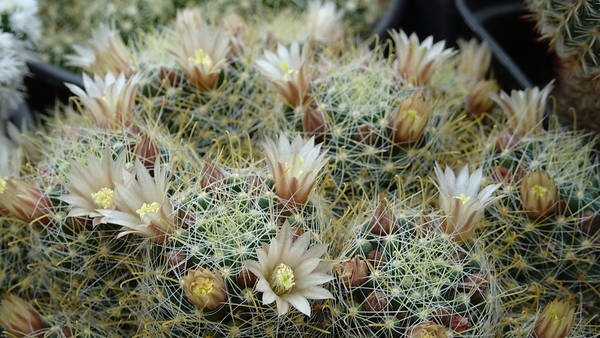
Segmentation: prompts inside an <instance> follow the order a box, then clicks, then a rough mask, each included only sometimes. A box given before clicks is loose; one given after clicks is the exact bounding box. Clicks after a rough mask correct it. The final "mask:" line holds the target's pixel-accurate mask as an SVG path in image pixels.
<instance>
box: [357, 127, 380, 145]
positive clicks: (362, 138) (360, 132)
mask: <svg viewBox="0 0 600 338" xmlns="http://www.w3.org/2000/svg"><path fill="white" fill-rule="evenodd" d="M377 138H378V135H377V131H376V129H375V126H373V125H372V124H370V123H363V124H361V125H360V126H358V127H357V128H356V131H355V133H354V139H355V140H356V141H358V142H361V143H364V144H366V145H374V144H375V143H376V142H377Z"/></svg>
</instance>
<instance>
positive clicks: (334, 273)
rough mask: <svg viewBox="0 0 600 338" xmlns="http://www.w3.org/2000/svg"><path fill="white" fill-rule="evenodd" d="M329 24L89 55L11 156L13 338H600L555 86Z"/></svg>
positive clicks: (579, 162)
mask: <svg viewBox="0 0 600 338" xmlns="http://www.w3.org/2000/svg"><path fill="white" fill-rule="evenodd" d="M273 3H274V2H273ZM290 3H291V1H290ZM311 7H312V8H313V9H312V11H313V14H314V13H317V14H318V15H321V16H322V15H323V13H329V14H331V15H330V17H334V18H337V20H340V21H339V22H334V23H329V24H328V25H327V26H326V27H327V30H317V29H316V28H315V26H314V25H311V24H308V23H310V22H314V21H315V20H318V19H319V17H317V18H314V17H311V16H310V15H308V14H307V13H295V12H294V13H295V14H293V15H288V16H286V17H285V18H284V19H282V18H281V17H277V16H273V18H272V19H271V20H263V21H261V20H259V19H256V18H246V19H244V18H243V16H240V15H233V16H231V15H230V16H227V17H226V18H227V19H224V17H223V16H222V12H221V11H220V10H216V9H213V11H211V10H206V11H200V10H199V9H198V8H186V9H184V10H181V11H180V12H179V14H178V15H177V19H176V20H175V21H173V22H170V23H169V24H167V25H165V26H164V27H157V28H155V29H151V30H148V31H144V32H139V35H138V36H137V38H136V39H133V40H132V41H130V42H129V43H126V42H125V41H123V40H122V39H121V37H120V34H119V31H118V30H117V29H116V28H114V27H109V26H102V27H100V28H98V29H97V30H96V31H95V32H94V33H93V34H92V37H91V38H89V40H88V41H87V42H86V43H84V44H82V45H81V46H80V47H78V48H77V52H78V54H74V55H71V56H70V57H69V59H70V60H72V61H74V62H75V63H77V64H78V65H79V66H80V67H82V70H83V72H84V74H85V75H84V88H79V87H77V86H73V85H69V89H70V90H71V91H72V93H73V97H72V99H71V101H70V104H69V105H64V106H57V107H56V108H55V109H54V114H53V115H52V116H50V117H48V118H47V119H45V121H43V124H42V125H41V126H40V127H38V129H37V130H36V132H35V134H31V133H30V134H23V135H18V133H15V132H13V133H12V134H11V137H12V140H11V142H12V143H11V144H12V146H10V147H5V146H3V145H2V144H0V155H1V156H2V157H1V158H0V159H3V160H2V161H0V215H1V216H2V218H1V219H0V233H1V235H2V236H1V239H0V277H1V278H0V293H1V294H2V295H3V300H2V303H1V305H0V325H1V327H2V328H3V329H4V332H5V333H6V336H7V337H15V336H16V337H23V336H27V335H39V336H44V337H357V338H358V337H403V336H406V337H440V338H441V337H489V336H503V337H530V336H531V335H533V336H534V337H582V338H583V337H591V336H593V335H594V334H595V333H597V332H598V330H599V329H600V322H599V318H598V315H597V313H598V311H599V310H600V304H599V303H598V296H597V295H598V292H599V291H600V290H598V287H597V285H598V283H599V279H600V271H599V269H598V263H597V258H598V255H599V254H600V237H599V236H600V230H599V229H600V226H599V225H598V224H599V223H598V216H597V215H598V212H599V210H600V199H599V196H598V189H599V188H598V180H599V179H600V177H599V172H598V166H597V164H596V163H594V162H593V161H592V160H590V157H591V154H592V146H591V145H589V144H586V143H585V135H583V134H582V133H580V132H576V131H574V132H565V131H563V130H561V129H560V128H559V127H558V123H557V122H556V119H555V118H554V117H551V118H549V119H548V121H543V119H544V117H543V116H544V115H543V111H544V109H545V104H546V100H547V97H548V93H549V91H550V86H549V87H546V88H544V89H542V90H540V89H539V88H534V89H527V90H524V91H514V92H513V93H511V95H508V94H507V93H503V92H502V93H498V87H497V84H496V83H495V81H494V80H493V79H491V78H487V74H488V69H489V62H490V52H489V49H487V46H486V45H485V44H484V43H482V44H479V43H477V42H476V41H474V40H472V41H469V42H466V41H462V40H461V41H460V42H459V46H460V48H459V50H453V49H450V48H445V44H444V42H437V43H434V42H433V38H427V39H425V40H423V41H419V39H418V38H417V37H416V35H408V34H406V33H405V32H403V31H399V32H395V31H394V32H392V34H391V36H392V37H393V39H392V40H390V41H377V40H376V39H377V38H373V40H367V41H362V40H357V39H356V38H354V37H353V36H354V34H353V31H351V30H350V28H349V27H348V26H347V25H344V24H343V23H342V21H341V18H342V16H341V15H340V14H339V13H340V12H339V10H338V9H336V8H335V6H334V4H333V3H331V2H326V3H322V2H320V1H319V2H313V3H312V4H311ZM263 10H265V11H268V9H263ZM287 13H292V12H291V11H290V12H287ZM307 22H308V23H307ZM289 27H294V28H297V29H294V31H293V32H292V31H290V30H288V29H287V28H289ZM301 37H307V38H302V39H301ZM371 42H375V43H374V44H373V45H375V47H374V48H373V49H371V50H369V49H368V47H367V46H368V45H371ZM388 49H390V50H391V51H392V54H391V55H390V56H389V58H385V57H384V50H388ZM100 56H102V57H100ZM496 103H497V104H496ZM543 122H547V123H546V125H547V126H546V127H544V126H543V125H544V123H543ZM4 159H6V160H4Z"/></svg>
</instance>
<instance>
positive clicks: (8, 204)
mask: <svg viewBox="0 0 600 338" xmlns="http://www.w3.org/2000/svg"><path fill="white" fill-rule="evenodd" d="M52 209H53V207H52V202H51V201H50V199H49V198H48V196H46V195H45V194H44V193H43V192H42V191H41V190H40V189H39V188H38V187H36V186H34V185H32V184H30V183H27V182H25V181H23V180H21V179H16V178H3V177H0V215H4V216H7V217H14V218H17V219H19V220H21V221H23V222H27V223H32V224H36V225H41V226H46V225H48V224H50V222H51V221H52V219H51V217H50V216H48V215H49V214H51V213H52Z"/></svg>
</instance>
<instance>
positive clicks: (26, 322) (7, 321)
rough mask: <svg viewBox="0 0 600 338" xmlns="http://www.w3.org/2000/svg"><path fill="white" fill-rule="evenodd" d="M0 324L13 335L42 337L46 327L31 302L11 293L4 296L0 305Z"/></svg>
mask: <svg viewBox="0 0 600 338" xmlns="http://www.w3.org/2000/svg"><path fill="white" fill-rule="evenodd" d="M0 325H2V326H3V327H4V329H5V330H6V331H8V333H10V334H11V335H12V336H15V337H19V338H21V337H42V336H43V335H44V332H43V331H45V330H46V329H47V328H46V325H44V322H43V321H42V317H41V316H40V314H39V313H38V312H37V311H36V310H35V309H34V308H33V306H32V305H31V304H29V303H28V302H26V301H25V300H23V299H22V298H21V297H19V296H17V295H13V294H8V295H6V296H4V299H3V300H2V304H1V305H0Z"/></svg>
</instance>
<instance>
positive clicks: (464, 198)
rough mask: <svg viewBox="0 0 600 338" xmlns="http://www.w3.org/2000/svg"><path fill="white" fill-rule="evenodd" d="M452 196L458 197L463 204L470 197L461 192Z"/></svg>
mask: <svg viewBox="0 0 600 338" xmlns="http://www.w3.org/2000/svg"><path fill="white" fill-rule="evenodd" d="M454 198H457V199H459V200H460V201H461V202H462V204H465V203H467V202H468V201H469V200H470V199H471V196H467V195H465V194H463V193H461V194H460V196H456V197H454Z"/></svg>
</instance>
